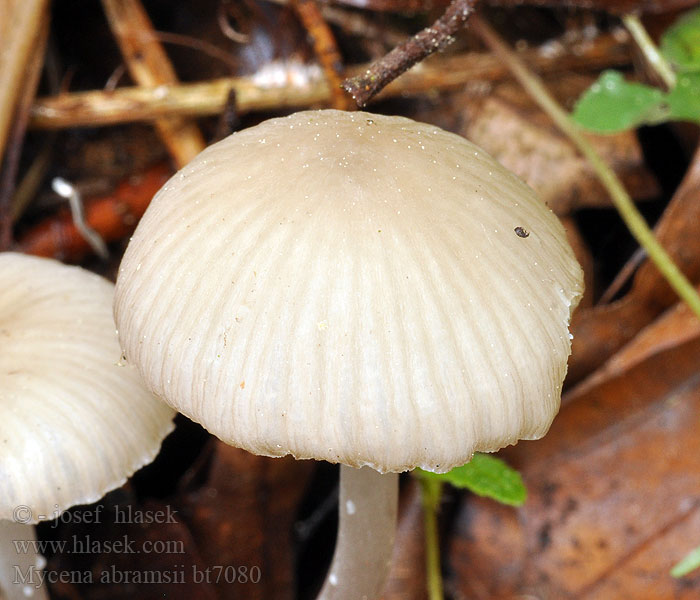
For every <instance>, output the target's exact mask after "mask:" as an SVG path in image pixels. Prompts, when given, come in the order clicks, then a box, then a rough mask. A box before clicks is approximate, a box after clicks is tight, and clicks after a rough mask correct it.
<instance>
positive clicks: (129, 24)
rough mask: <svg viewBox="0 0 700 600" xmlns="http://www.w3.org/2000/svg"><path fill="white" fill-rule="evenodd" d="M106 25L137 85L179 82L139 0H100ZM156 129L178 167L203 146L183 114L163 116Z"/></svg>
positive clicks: (149, 85) (193, 127) (194, 126)
mask: <svg viewBox="0 0 700 600" xmlns="http://www.w3.org/2000/svg"><path fill="white" fill-rule="evenodd" d="M102 5H103V7H104V10H105V13H106V14H107V19H108V21H109V26H110V28H111V30H112V33H113V34H114V37H115V38H116V40H117V42H118V44H119V48H120V49H121V52H122V56H123V57H124V61H125V62H126V65H127V67H128V69H129V73H130V74H131V77H132V78H133V79H134V81H136V82H137V83H138V84H139V85H142V86H147V87H157V86H160V85H172V84H176V83H177V82H178V80H177V76H176V75H175V70H174V69H173V66H172V64H171V63H170V60H169V59H168V56H167V55H166V53H165V51H164V50H163V47H162V46H161V45H160V43H159V42H158V40H157V39H156V35H155V32H154V31H153V25H152V23H151V20H150V19H149V17H148V14H146V11H145V10H144V8H143V6H142V5H141V3H140V1H139V0H102ZM155 125H156V129H157V130H158V133H159V135H160V137H161V139H162V140H163V143H164V144H165V145H166V147H167V148H168V150H169V152H170V154H171V156H172V157H173V159H174V160H175V163H176V164H177V165H178V167H181V166H183V165H185V164H186V163H188V162H189V161H190V160H192V159H193V158H194V157H195V156H196V155H197V154H198V153H199V152H201V151H202V150H203V149H204V147H205V143H204V138H203V137H202V134H201V132H200V131H199V129H198V128H197V126H196V125H195V124H194V123H190V122H188V121H186V120H184V119H183V118H182V117H167V118H166V117H164V118H161V119H158V120H157V121H156V123H155Z"/></svg>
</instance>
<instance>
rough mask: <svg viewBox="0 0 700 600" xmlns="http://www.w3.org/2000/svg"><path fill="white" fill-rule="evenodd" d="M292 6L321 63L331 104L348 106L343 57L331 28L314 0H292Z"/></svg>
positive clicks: (344, 107) (338, 106) (336, 106)
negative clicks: (344, 89)
mask: <svg viewBox="0 0 700 600" xmlns="http://www.w3.org/2000/svg"><path fill="white" fill-rule="evenodd" d="M292 6H293V7H294V11H295V12H296V14H297V15H298V16H299V19H300V20H301V22H302V24H303V25H304V27H305V28H306V31H307V32H308V34H309V36H310V37H311V39H312V40H313V45H314V52H315V54H316V57H317V58H318V62H319V63H321V67H322V68H323V72H324V73H325V75H326V79H327V81H328V87H329V88H330V90H331V106H333V108H337V109H339V110H347V109H349V108H350V99H349V98H348V97H347V96H346V95H345V93H344V92H343V89H342V87H341V84H342V82H343V59H342V58H341V56H340V51H339V50H338V45H337V44H336V41H335V37H333V32H332V31H331V28H330V27H329V26H328V23H326V21H325V19H324V18H323V14H321V9H320V8H319V6H318V3H317V2H316V0H293V1H292Z"/></svg>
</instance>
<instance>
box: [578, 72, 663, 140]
mask: <svg viewBox="0 0 700 600" xmlns="http://www.w3.org/2000/svg"><path fill="white" fill-rule="evenodd" d="M572 117H573V119H574V121H576V122H577V123H578V124H579V125H581V126H582V127H584V128H586V129H590V130H591V131H597V132H600V133H613V132H616V131H623V130H625V129H630V128H633V127H637V126H638V125H642V124H647V123H657V122H659V121H662V120H664V118H666V117H667V109H666V105H665V103H664V93H663V92H662V91H661V90H657V89H656V88H653V87H649V86H647V85H643V84H641V83H633V82H628V81H625V78H624V77H623V76H622V75H621V74H620V73H618V72H617V71H604V72H603V74H602V75H601V76H600V78H599V79H598V81H596V82H595V83H594V84H593V85H592V86H591V87H590V88H588V90H586V92H584V94H583V95H582V96H581V98H579V100H578V102H577V103H576V106H575V108H574V112H573V115H572Z"/></svg>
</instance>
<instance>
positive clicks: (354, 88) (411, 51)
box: [343, 0, 477, 106]
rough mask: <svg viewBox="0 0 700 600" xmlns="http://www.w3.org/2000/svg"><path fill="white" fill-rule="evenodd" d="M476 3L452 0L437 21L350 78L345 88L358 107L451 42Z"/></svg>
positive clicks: (465, 0) (471, 0)
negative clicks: (360, 73)
mask: <svg viewBox="0 0 700 600" xmlns="http://www.w3.org/2000/svg"><path fill="white" fill-rule="evenodd" d="M476 2H477V0H452V2H450V5H449V6H448V7H447V10H445V13H444V14H443V15H442V16H441V17H440V18H439V19H438V20H437V21H435V23H433V24H432V25H431V26H430V27H426V28H425V29H423V30H422V31H419V32H418V33H417V34H416V35H414V36H413V37H412V38H411V39H409V40H407V41H406V42H404V43H403V44H401V45H399V46H397V47H396V48H394V49H393V50H392V51H391V52H389V54H387V55H386V56H384V57H383V58H380V59H379V60H378V61H376V62H374V63H372V65H371V66H370V67H369V69H367V70H366V71H365V73H363V74H362V75H359V76H356V77H350V78H349V79H346V80H345V81H344V82H343V88H345V90H346V91H347V92H348V93H349V94H350V95H351V96H352V97H353V98H354V99H355V102H357V105H358V106H364V105H365V104H367V102H368V101H369V99H370V98H372V96H375V95H376V94H377V93H378V92H379V91H380V90H381V89H383V88H384V87H385V86H386V85H387V84H388V83H389V82H390V81H393V80H394V79H396V78H397V77H398V76H399V75H401V74H402V73H404V72H406V71H407V70H408V69H410V68H411V67H412V66H413V65H415V64H416V63H418V62H420V61H422V60H423V59H424V58H426V57H428V56H430V55H431V54H432V53H433V52H437V51H438V50H442V49H443V48H445V47H446V46H448V45H449V44H451V43H452V42H453V41H454V35H455V34H456V33H457V32H458V31H459V30H460V29H462V27H464V25H465V23H466V22H467V19H469V16H470V15H471V14H472V13H473V12H474V7H475V5H476Z"/></svg>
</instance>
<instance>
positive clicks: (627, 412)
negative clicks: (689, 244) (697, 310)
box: [449, 314, 700, 600]
mask: <svg viewBox="0 0 700 600" xmlns="http://www.w3.org/2000/svg"><path fill="white" fill-rule="evenodd" d="M670 321H671V322H673V323H674V324H675V325H681V323H682V322H683V320H682V317H679V316H677V315H674V314H669V315H668V316H667V317H664V319H663V320H662V321H660V322H659V323H658V324H657V325H656V328H655V330H652V329H650V330H648V331H647V332H644V333H643V334H642V335H641V337H640V340H639V347H640V348H644V350H643V351H640V352H638V353H635V354H634V355H633V354H629V355H628V358H629V360H628V362H627V368H626V369H624V370H619V369H618V370H617V371H615V372H611V373H610V374H609V375H610V376H609V377H601V378H599V380H598V381H597V383H596V384H592V385H587V386H582V387H580V388H577V389H575V390H573V391H572V392H571V393H570V394H569V395H568V397H567V403H566V405H565V406H564V407H563V409H562V411H561V412H560V414H559V416H558V417H557V418H556V420H555V422H554V425H553V426H552V429H551V431H550V432H549V434H548V435H547V436H546V437H545V438H544V439H543V440H540V441H538V442H525V443H523V442H521V443H520V444H519V445H518V446H516V447H515V448H512V449H510V450H508V451H507V452H506V453H505V454H506V456H507V458H508V460H509V462H510V463H511V464H514V465H515V466H517V467H518V468H519V469H520V470H521V472H522V474H523V477H524V480H525V482H526V485H527V486H528V489H529V499H528V501H527V503H526V504H525V506H524V507H523V508H521V509H518V510H513V509H507V508H504V507H500V506H497V505H495V504H494V503H492V502H487V501H484V500H480V499H476V498H470V499H469V500H468V501H467V502H465V503H464V505H463V506H462V507H461V509H460V512H459V514H458V517H457V520H456V523H455V533H454V536H453V539H452V540H451V550H450V553H449V561H450V566H451V568H452V569H454V571H455V577H454V579H453V581H452V585H453V586H454V587H455V589H456V590H457V592H458V594H457V597H466V598H484V599H492V598H499V599H501V598H503V599H506V598H512V599H515V598H522V597H528V594H529V595H532V596H533V597H536V598H548V599H549V598H551V599H557V600H560V599H561V600H567V599H577V600H608V599H609V600H617V599H619V598H635V600H664V599H666V598H668V599H671V598H674V599H683V600H685V599H688V600H690V599H691V598H697V597H698V589H700V575H697V574H696V575H694V576H692V577H688V578H686V579H684V580H674V579H673V578H672V577H671V576H670V575H669V570H670V568H671V567H672V566H673V564H675V562H677V561H678V560H680V558H682V557H683V555H684V554H685V552H686V551H688V550H690V549H691V548H693V547H695V546H696V545H697V544H698V542H699V541H700V492H699V491H698V490H700V435H698V428H697V423H698V422H699V421H700V377H698V369H697V365H698V364H700V337H698V336H696V337H691V339H689V340H687V339H684V338H685V337H686V336H683V335H682V334H680V332H678V331H677V329H674V328H672V327H669V326H668V323H669V322H670ZM652 332H653V334H652ZM669 332H674V333H671V334H669ZM652 335H653V336H654V343H652V344H649V340H648V338H649V337H650V336H652ZM669 338H670V339H672V340H674V343H673V344H671V345H670V346H669V343H668V339H669ZM626 352H627V351H626ZM632 356H633V358H631V357H632Z"/></svg>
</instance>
